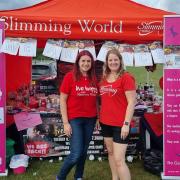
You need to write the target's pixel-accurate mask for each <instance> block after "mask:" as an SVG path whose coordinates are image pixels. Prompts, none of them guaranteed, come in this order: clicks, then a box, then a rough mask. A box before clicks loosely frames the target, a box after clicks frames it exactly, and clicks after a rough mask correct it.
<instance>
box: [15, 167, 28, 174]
mask: <svg viewBox="0 0 180 180" xmlns="http://www.w3.org/2000/svg"><path fill="white" fill-rule="evenodd" d="M25 172H26V167H24V166H20V167H17V168H14V169H13V173H14V174H23V173H25Z"/></svg>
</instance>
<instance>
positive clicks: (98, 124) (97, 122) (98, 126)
mask: <svg viewBox="0 0 180 180" xmlns="http://www.w3.org/2000/svg"><path fill="white" fill-rule="evenodd" d="M99 129H100V123H99V119H97V120H96V125H95V130H99Z"/></svg>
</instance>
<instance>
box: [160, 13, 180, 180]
mask: <svg viewBox="0 0 180 180" xmlns="http://www.w3.org/2000/svg"><path fill="white" fill-rule="evenodd" d="M164 27H165V28H164V48H165V50H166V51H165V52H166V54H165V60H166V67H165V68H164V76H163V77H164V84H163V87H164V88H163V91H164V118H163V120H164V123H163V124H164V127H163V129H164V133H163V134H164V141H163V145H164V153H163V161H164V163H163V164H164V167H163V173H162V174H161V178H162V179H163V180H167V179H168V180H171V179H176V180H178V179H180V165H179V164H180V160H179V146H180V141H179V139H180V131H179V129H180V127H179V117H180V111H179V105H180V104H179V102H180V96H179V91H180V88H179V80H180V64H179V59H180V55H179V51H175V50H177V49H178V48H176V47H175V46H179V45H180V16H179V15H172V16H165V18H164ZM170 47H171V51H169V52H168V51H167V50H169V49H170Z"/></svg>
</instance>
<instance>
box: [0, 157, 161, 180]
mask: <svg viewBox="0 0 180 180" xmlns="http://www.w3.org/2000/svg"><path fill="white" fill-rule="evenodd" d="M61 163H62V162H59V161H58V160H54V162H52V163H50V162H49V160H42V161H40V160H38V159H33V160H31V161H30V163H29V167H28V168H27V171H26V173H25V174H22V175H14V174H13V172H12V170H11V169H10V171H9V175H8V177H0V180H29V179H33V180H55V176H56V174H57V172H58V170H59V167H60V164H61ZM128 165H129V167H130V170H131V175H132V180H159V179H160V177H158V176H156V175H153V174H150V173H149V172H147V171H145V170H144V168H143V165H142V161H140V160H134V161H133V162H132V163H131V164H128ZM67 180H73V170H72V171H71V173H70V175H69V176H68V179H67ZM85 180H111V173H110V169H109V165H108V161H107V160H103V161H102V162H99V161H97V160H95V161H89V160H87V161H86V168H85Z"/></svg>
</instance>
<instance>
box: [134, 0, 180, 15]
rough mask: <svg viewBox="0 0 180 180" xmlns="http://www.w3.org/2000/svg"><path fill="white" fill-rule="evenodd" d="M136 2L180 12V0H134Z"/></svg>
mask: <svg viewBox="0 0 180 180" xmlns="http://www.w3.org/2000/svg"><path fill="white" fill-rule="evenodd" d="M132 1H134V2H137V3H140V4H143V5H146V6H149V7H152V8H157V9H162V10H165V11H169V12H175V13H178V14H180V0H132Z"/></svg>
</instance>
